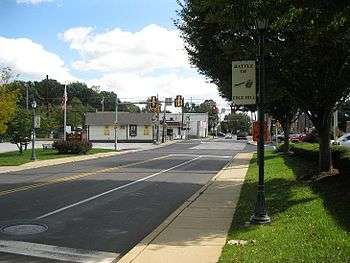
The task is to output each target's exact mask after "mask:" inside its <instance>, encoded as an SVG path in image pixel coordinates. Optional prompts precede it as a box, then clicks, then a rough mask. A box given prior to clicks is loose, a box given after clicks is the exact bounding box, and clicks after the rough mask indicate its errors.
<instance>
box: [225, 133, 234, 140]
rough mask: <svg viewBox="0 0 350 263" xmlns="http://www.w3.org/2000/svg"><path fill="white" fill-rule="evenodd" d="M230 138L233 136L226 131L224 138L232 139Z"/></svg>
mask: <svg viewBox="0 0 350 263" xmlns="http://www.w3.org/2000/svg"><path fill="white" fill-rule="evenodd" d="M232 138H233V136H232V134H231V133H226V135H225V139H232Z"/></svg>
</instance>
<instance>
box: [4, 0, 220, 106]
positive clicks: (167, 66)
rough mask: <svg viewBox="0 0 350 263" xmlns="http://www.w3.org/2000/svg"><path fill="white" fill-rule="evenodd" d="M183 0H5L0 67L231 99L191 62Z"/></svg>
mask: <svg viewBox="0 0 350 263" xmlns="http://www.w3.org/2000/svg"><path fill="white" fill-rule="evenodd" d="M178 9H179V7H178V5H177V3H176V0H0V17H1V23H0V66H2V67H3V66H9V67H11V68H12V69H13V70H14V71H15V72H16V73H18V74H19V79H21V80H42V79H44V78H45V76H46V75H49V77H50V78H51V79H57V80H58V81H60V82H61V83H64V82H73V81H81V82H85V83H86V84H88V86H93V85H94V86H99V87H100V90H107V91H114V92H116V93H117V94H118V96H119V97H120V98H122V99H124V100H129V101H133V100H134V101H137V100H143V99H146V98H147V97H149V96H152V95H157V94H158V95H159V97H160V98H161V99H162V98H164V97H175V96H176V95H180V94H181V95H183V96H184V97H185V100H186V101H190V99H191V98H192V101H193V102H195V103H200V102H201V101H203V100H205V99H214V100H215V101H216V102H217V103H218V105H219V107H227V103H226V102H225V101H224V100H223V99H222V98H221V97H220V96H219V94H218V92H217V87H216V86H215V85H214V84H211V83H209V81H208V80H207V79H206V78H205V77H204V76H202V75H199V74H198V73H197V70H196V68H195V67H194V66H192V65H190V63H189V61H188V57H187V54H186V52H185V50H184V43H183V41H182V39H181V37H180V34H179V32H178V30H177V29H176V27H175V26H174V23H173V20H174V19H176V18H177V16H176V10H178Z"/></svg>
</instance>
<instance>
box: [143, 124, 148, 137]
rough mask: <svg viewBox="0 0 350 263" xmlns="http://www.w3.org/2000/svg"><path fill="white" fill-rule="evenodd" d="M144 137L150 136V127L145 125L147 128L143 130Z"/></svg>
mask: <svg viewBox="0 0 350 263" xmlns="http://www.w3.org/2000/svg"><path fill="white" fill-rule="evenodd" d="M143 135H149V125H145V128H144V130H143Z"/></svg>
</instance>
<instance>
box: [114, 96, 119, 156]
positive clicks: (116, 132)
mask: <svg viewBox="0 0 350 263" xmlns="http://www.w3.org/2000/svg"><path fill="white" fill-rule="evenodd" d="M114 151H118V95H116V96H115V122H114Z"/></svg>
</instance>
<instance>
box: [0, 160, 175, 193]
mask: <svg viewBox="0 0 350 263" xmlns="http://www.w3.org/2000/svg"><path fill="white" fill-rule="evenodd" d="M170 156H171V155H165V156H161V157H156V158H152V159H148V160H145V161H140V162H136V163H129V164H125V165H121V166H117V167H111V168H106V169H102V170H98V171H95V172H90V173H80V174H77V175H71V176H65V177H61V178H56V179H52V180H49V181H46V182H39V183H35V184H30V185H25V186H21V187H17V188H12V189H8V190H4V191H0V196H4V195H9V194H12V193H17V192H22V191H27V190H30V189H34V188H38V187H43V186H46V185H51V184H58V183H63V182H68V181H73V180H77V179H80V178H84V177H87V176H91V175H96V174H98V173H105V172H110V171H112V170H116V169H121V168H127V167H130V166H134V165H138V164H143V163H147V162H151V161H156V160H161V159H165V158H168V157H170Z"/></svg>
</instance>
